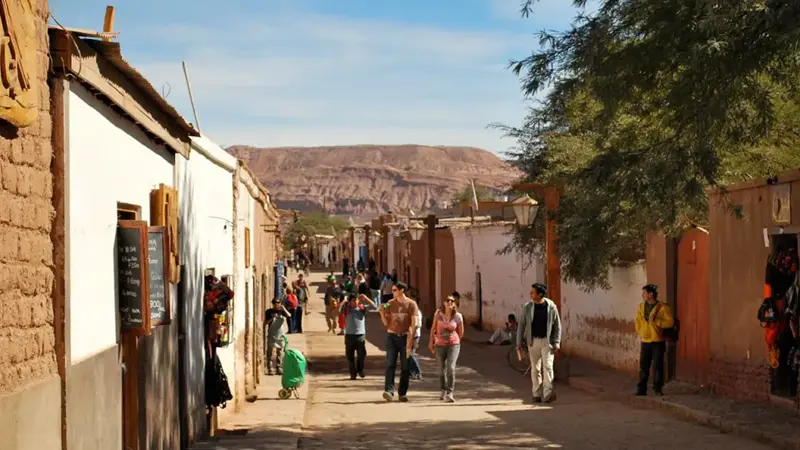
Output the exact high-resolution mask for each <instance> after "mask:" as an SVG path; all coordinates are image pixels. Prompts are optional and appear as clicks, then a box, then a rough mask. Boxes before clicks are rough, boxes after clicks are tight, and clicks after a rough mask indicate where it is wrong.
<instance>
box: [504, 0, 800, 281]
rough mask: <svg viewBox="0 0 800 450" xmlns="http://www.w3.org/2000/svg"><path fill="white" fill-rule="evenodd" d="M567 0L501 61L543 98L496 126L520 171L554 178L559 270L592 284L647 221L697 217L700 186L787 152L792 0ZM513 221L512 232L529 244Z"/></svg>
mask: <svg viewBox="0 0 800 450" xmlns="http://www.w3.org/2000/svg"><path fill="white" fill-rule="evenodd" d="M535 3H536V2H535V1H534V0H525V1H522V9H523V14H530V13H535V12H536V9H535V6H536V5H535ZM573 4H574V5H575V6H576V8H577V9H576V11H577V14H576V17H575V19H574V20H573V26H572V28H571V29H570V30H569V31H567V32H565V33H556V34H553V33H544V32H543V33H542V34H541V39H540V41H541V46H542V48H541V50H539V51H536V52H534V53H533V55H532V56H530V57H528V58H526V59H524V60H521V61H518V62H513V63H512V64H511V67H512V69H513V70H514V72H515V73H517V74H518V75H519V76H520V78H521V81H522V87H523V91H524V92H525V93H526V94H528V95H536V94H544V99H543V100H542V101H541V102H540V103H539V104H537V105H536V106H535V107H533V108H532V109H531V110H530V112H529V114H528V116H527V117H526V118H525V120H524V123H523V126H522V127H520V128H512V127H507V126H497V127H499V128H500V129H502V130H503V131H505V133H506V134H507V135H508V136H511V137H514V138H516V140H517V143H518V147H517V149H515V150H514V151H512V152H511V153H510V155H509V156H510V157H511V158H512V159H513V160H514V161H515V162H516V164H517V165H518V166H519V167H520V168H521V169H522V170H523V171H524V172H525V174H526V181H537V182H544V183H555V184H559V185H561V186H563V189H564V197H563V198H562V201H561V210H560V211H559V217H558V219H559V227H558V233H559V238H560V251H561V254H562V263H563V273H564V276H565V277H566V278H567V279H569V280H572V281H576V282H579V283H582V284H584V285H585V286H586V287H587V288H589V289H591V288H594V287H598V286H601V287H607V282H608V280H607V274H608V269H609V267H610V266H611V265H613V264H618V263H620V262H622V261H623V259H624V260H626V261H627V260H631V259H636V258H638V257H641V256H642V250H643V249H642V247H643V243H644V234H645V233H646V232H647V231H648V230H652V229H660V230H662V231H664V232H666V233H667V234H673V235H674V234H677V233H679V232H680V231H681V230H682V229H684V228H685V227H687V226H688V225H690V224H693V223H704V222H705V220H706V219H705V218H706V214H707V199H706V195H705V189H706V188H707V187H709V186H720V185H724V184H727V183H731V182H737V181H742V180H746V179H752V178H761V177H766V176H769V175H772V174H774V173H776V172H779V171H781V170H785V169H787V168H791V167H798V166H800V155H798V152H796V151H794V149H795V148H797V144H798V143H800V142H798V139H800V109H799V106H798V105H800V97H798V89H797V88H798V87H799V86H800V84H798V80H800V78H799V77H798V75H797V74H798V73H800V71H798V69H800V58H799V57H798V56H800V52H799V51H798V50H800V45H799V43H800V2H797V1H789V0H726V1H725V2H719V1H716V0H715V1H712V0H604V1H601V2H600V5H599V9H598V10H597V11H596V12H593V13H591V14H585V13H584V11H583V10H584V7H585V4H586V2H585V1H584V0H575V1H574V2H573ZM546 89H547V90H546ZM545 90H546V92H545ZM538 226H539V227H541V225H540V224H539V225H538ZM524 233H525V234H527V235H528V236H527V237H526V236H525V235H524V234H522V233H521V234H518V236H516V237H515V239H514V241H513V243H512V244H513V246H514V247H515V248H518V249H522V250H525V251H532V250H535V249H533V248H532V247H531V244H530V239H531V236H533V235H535V234H536V233H534V232H531V231H529V230H527V231H525V232H524ZM623 255H624V258H621V256H623Z"/></svg>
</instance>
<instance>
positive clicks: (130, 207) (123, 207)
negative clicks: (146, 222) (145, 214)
mask: <svg viewBox="0 0 800 450" xmlns="http://www.w3.org/2000/svg"><path fill="white" fill-rule="evenodd" d="M120 213H129V214H133V218H130V219H129V218H121V217H120ZM117 220H142V207H141V206H139V205H135V204H133V203H125V202H117Z"/></svg>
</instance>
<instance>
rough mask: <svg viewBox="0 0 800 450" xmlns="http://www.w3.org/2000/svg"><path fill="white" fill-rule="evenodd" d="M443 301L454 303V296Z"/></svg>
mask: <svg viewBox="0 0 800 450" xmlns="http://www.w3.org/2000/svg"><path fill="white" fill-rule="evenodd" d="M445 301H446V302H447V303H455V302H456V299H454V298H448V299H447V300H445Z"/></svg>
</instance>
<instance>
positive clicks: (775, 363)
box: [764, 233, 798, 399]
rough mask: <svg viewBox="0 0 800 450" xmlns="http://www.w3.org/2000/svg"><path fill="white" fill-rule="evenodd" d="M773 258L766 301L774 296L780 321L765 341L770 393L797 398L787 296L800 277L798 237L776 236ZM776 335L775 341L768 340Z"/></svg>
mask: <svg viewBox="0 0 800 450" xmlns="http://www.w3.org/2000/svg"><path fill="white" fill-rule="evenodd" d="M771 241H772V254H771V256H770V260H769V264H768V265H767V276H766V286H765V293H764V294H765V297H767V296H768V295H769V296H771V298H772V299H773V302H774V308H775V312H776V314H777V317H778V321H777V324H776V325H775V330H770V329H769V328H770V327H769V326H768V327H767V328H765V339H767V345H768V346H769V347H770V354H771V357H770V362H771V367H770V390H771V394H772V395H774V396H776V397H784V398H792V399H793V398H795V397H797V373H796V372H795V371H794V369H793V367H792V361H790V358H789V356H790V354H791V352H792V349H793V347H794V345H795V339H794V337H793V335H792V331H791V329H790V326H789V321H788V317H787V316H786V314H785V310H786V306H787V305H786V293H787V291H788V290H789V288H790V287H791V286H792V283H794V281H795V277H796V276H797V268H798V251H797V247H798V245H797V234H794V233H792V234H788V233H787V234H774V235H773V236H772V239H771ZM770 333H774V334H775V338H774V339H769V338H768V337H767V336H768V335H769V334H770Z"/></svg>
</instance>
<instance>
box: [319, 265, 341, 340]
mask: <svg viewBox="0 0 800 450" xmlns="http://www.w3.org/2000/svg"><path fill="white" fill-rule="evenodd" d="M343 298H344V293H343V291H342V289H340V288H339V287H338V286H336V278H334V277H328V287H327V288H325V297H323V302H324V303H325V322H326V323H327V324H328V332H330V333H334V334H336V321H337V319H338V318H339V304H340V303H341V301H342V299H343Z"/></svg>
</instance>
